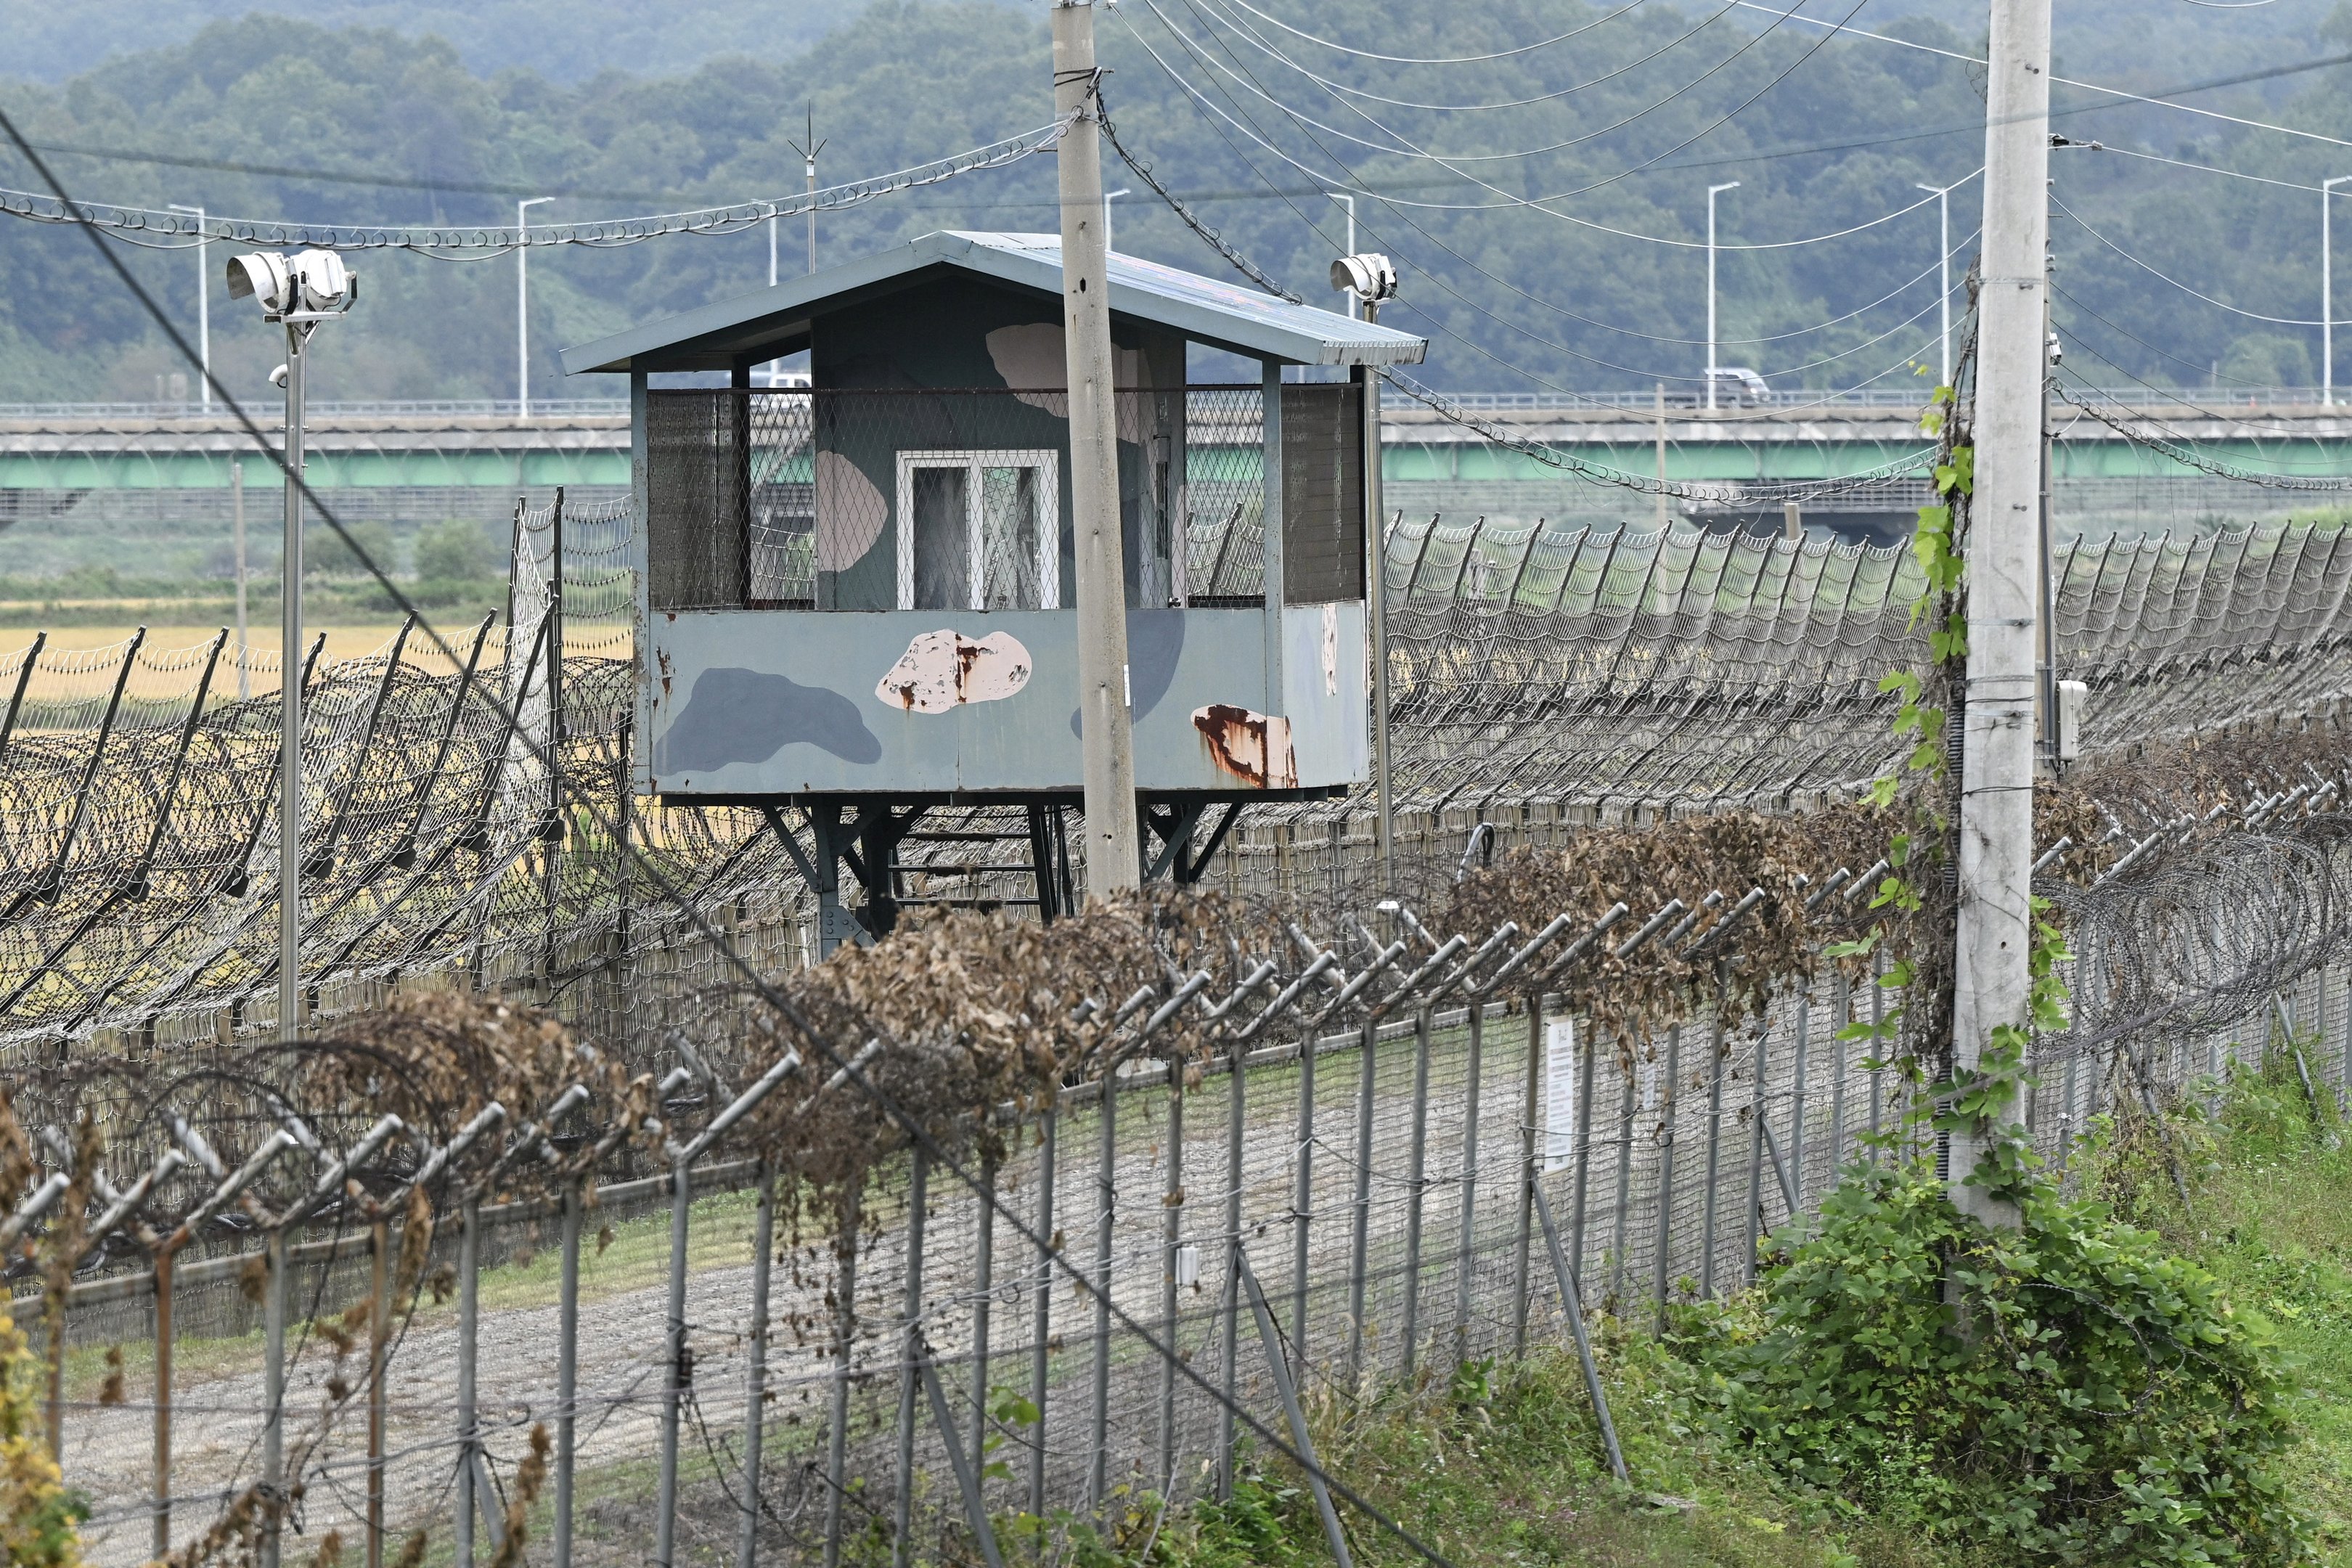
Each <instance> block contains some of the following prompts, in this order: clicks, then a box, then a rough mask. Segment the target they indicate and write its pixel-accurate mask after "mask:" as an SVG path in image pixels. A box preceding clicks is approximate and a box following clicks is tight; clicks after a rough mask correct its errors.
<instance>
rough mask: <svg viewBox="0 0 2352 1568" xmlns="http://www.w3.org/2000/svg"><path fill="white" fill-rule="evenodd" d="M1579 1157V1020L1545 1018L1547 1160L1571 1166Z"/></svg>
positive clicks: (1549, 1167)
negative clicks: (1577, 1107) (1577, 1054)
mask: <svg viewBox="0 0 2352 1568" xmlns="http://www.w3.org/2000/svg"><path fill="white" fill-rule="evenodd" d="M1575 1157H1576V1021H1575V1020H1574V1019H1572V1018H1547V1019H1545V1020H1544V1163H1543V1168H1544V1169H1545V1170H1546V1171H1547V1172H1549V1171H1560V1170H1565V1169H1567V1168H1568V1164H1569V1162H1570V1161H1571V1160H1573V1159H1574V1158H1575Z"/></svg>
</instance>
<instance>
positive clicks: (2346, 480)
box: [2050, 380, 2352, 492]
mask: <svg viewBox="0 0 2352 1568" xmlns="http://www.w3.org/2000/svg"><path fill="white" fill-rule="evenodd" d="M2050 390H2051V392H2052V394H2053V395H2054V396H2056V397H2057V398H2058V400H2059V401H2060V402H2062V403H2064V404H2067V405H2070V406H2072V407H2074V408H2077V409H2080V410H2081V411H2082V412H2083V413H2084V415H2086V416H2089V417H2090V418H2092V419H2095V420H2096V421H2097V422H2098V423H2100V424H2101V425H2104V426H2106V427H2107V428H2108V429H2110V430H2113V431H2114V432H2115V433H2116V435H2118V436H2121V437H2123V438H2124V439H2125V440H2126V441H2129V442H2131V443H2132V444H2133V445H2134V446H2137V447H2147V449H2148V450H2149V451H2152V452H2161V453H2162V454H2163V455H2164V456H2166V457H2168V458H2171V459H2172V460H2173V461H2174V462H2176V463H2179V464H2180V465H2181V466H2182V467H2184V468H2195V469H2196V470H2197V471H2198V472H2200V473H2204V474H2210V475H2212V476H2213V477H2214V478H2215V479H2235V480H2236V481H2238V482H2239V483H2241V484H2249V485H2260V486H2262V487H2263V489H2274V490H2298V491H2305V492H2314V491H2316V492H2342V491H2347V490H2352V476H2347V477H2340V478H2330V477H2326V476H2323V475H2305V474H2278V473H2268V472H2265V471H2263V470H2262V469H2259V468H2242V467H2240V466H2239V465H2237V464H2235V463H2225V462H2223V461H2221V459H2220V458H2209V457H2207V456H2205V454H2204V453H2202V452H2200V451H2198V450H2197V449H2196V448H2195V447H2192V446H2190V445H2189V444H2188V443H2187V440H2186V438H2185V437H2181V436H2180V435H2179V432H2177V431H2171V430H2168V429H2167V427H2166V426H2163V425H2162V424H2161V423H2160V422H2158V421H2157V420H2155V419H2153V418H2150V417H2148V416H2146V415H2141V416H2133V415H2129V414H2126V413H2122V412H2119V411H2116V410H2114V409H2111V408H2110V407H2108V406H2107V405H2105V404H2103V403H2099V402H2096V401H2094V400H2092V399H2090V398H2086V397H2084V396H2083V395H2080V394H2078V393H2076V392H2074V391H2073V390H2071V389H2070V388H2069V387H2068V386H2067V385H2066V384H2065V383H2063V382H2061V381H2056V380H2053V381H2052V382H2051V384H2050Z"/></svg>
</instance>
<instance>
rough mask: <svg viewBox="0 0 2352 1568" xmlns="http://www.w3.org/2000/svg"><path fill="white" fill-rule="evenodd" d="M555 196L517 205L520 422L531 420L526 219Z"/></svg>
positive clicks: (517, 404)
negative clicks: (535, 209) (524, 226)
mask: <svg viewBox="0 0 2352 1568" xmlns="http://www.w3.org/2000/svg"><path fill="white" fill-rule="evenodd" d="M554 199H555V198H554V197H553V196H533V197H531V198H530V200H529V201H527V202H517V203H515V242H516V243H515V409H516V414H517V416H518V419H519V420H520V421H528V420H529V419H530V269H529V264H530V247H529V246H527V245H525V244H523V243H522V224H523V217H522V215H523V214H525V213H527V212H529V211H530V209H531V208H533V207H535V206H537V205H539V204H540V203H541V202H551V201H553V200H554Z"/></svg>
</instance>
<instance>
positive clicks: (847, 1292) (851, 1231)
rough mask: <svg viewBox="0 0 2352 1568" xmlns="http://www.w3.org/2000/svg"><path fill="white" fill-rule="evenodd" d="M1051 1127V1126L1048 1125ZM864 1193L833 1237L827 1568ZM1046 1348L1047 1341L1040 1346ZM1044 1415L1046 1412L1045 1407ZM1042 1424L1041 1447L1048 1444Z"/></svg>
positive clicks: (838, 1520) (835, 1523)
mask: <svg viewBox="0 0 2352 1568" xmlns="http://www.w3.org/2000/svg"><path fill="white" fill-rule="evenodd" d="M1049 1125H1050V1124H1049ZM865 1199H866V1189H865V1187H864V1185H863V1184H858V1185H856V1186H853V1187H851V1188H850V1189H849V1195H848V1197H847V1198H845V1200H844V1201H843V1203H842V1205H841V1206H842V1215H841V1231H840V1234H839V1235H837V1236H835V1237H834V1241H833V1256H834V1275H835V1279H838V1280H839V1281H840V1286H839V1295H838V1297H837V1299H836V1300H835V1302H834V1312H833V1387H832V1389H831V1391H830V1394H831V1399H830V1402H829V1406H828V1409H827V1411H826V1415H825V1434H824V1483H825V1484H824V1568H841V1532H842V1524H843V1520H842V1508H841V1505H842V1500H843V1499H844V1498H845V1497H846V1496H847V1495H848V1489H849V1476H848V1473H847V1472H848V1468H849V1363H850V1356H851V1353H852V1352H854V1351H855V1350H856V1344H857V1232H858V1227H859V1226H860V1224H861V1222H862V1220H863V1216H864V1209H865ZM1038 1344H1039V1346H1040V1347H1041V1350H1040V1354H1041V1356H1042V1354H1043V1351H1042V1347H1043V1345H1044V1344H1045V1340H1044V1339H1043V1337H1042V1336H1041V1337H1040V1338H1039V1340H1038ZM1039 1408H1040V1410H1041V1411H1042V1410H1043V1408H1044V1407H1043V1406H1042V1405H1041V1406H1040V1407H1039ZM1042 1419H1043V1418H1042V1415H1041V1418H1040V1423H1041V1424H1040V1430H1039V1434H1038V1436H1039V1441H1040V1444H1041V1451H1042V1444H1043V1440H1044V1431H1043V1426H1042Z"/></svg>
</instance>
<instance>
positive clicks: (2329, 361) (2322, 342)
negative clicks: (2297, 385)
mask: <svg viewBox="0 0 2352 1568" xmlns="http://www.w3.org/2000/svg"><path fill="white" fill-rule="evenodd" d="M2343 184H2352V174H2338V175H2336V177H2335V178H2334V179H2332V180H2322V181H2320V182H2319V401H2320V402H2322V403H2324V404H2326V405H2327V406H2329V407H2331V408H2332V407H2334V406H2335V405H2336V278H2335V268H2336V246H2335V241H2334V237H2333V236H2332V234H2331V233H2330V230H2331V229H2332V227H2333V225H2332V224H2331V223H2330V221H2329V220H2330V219H2331V218H2333V217H2334V216H2335V206H2336V186H2338V185H2343Z"/></svg>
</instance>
